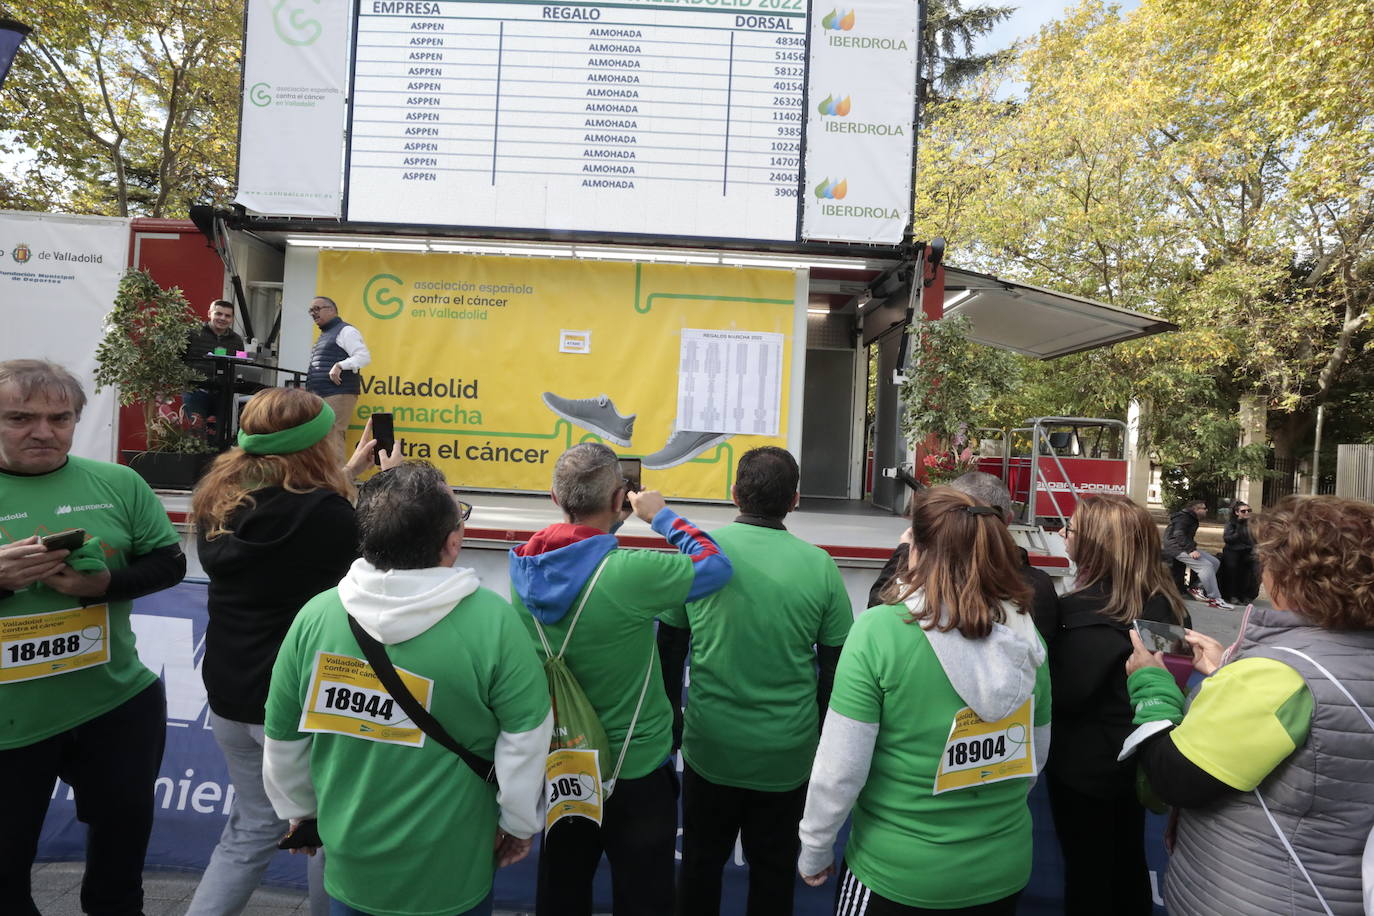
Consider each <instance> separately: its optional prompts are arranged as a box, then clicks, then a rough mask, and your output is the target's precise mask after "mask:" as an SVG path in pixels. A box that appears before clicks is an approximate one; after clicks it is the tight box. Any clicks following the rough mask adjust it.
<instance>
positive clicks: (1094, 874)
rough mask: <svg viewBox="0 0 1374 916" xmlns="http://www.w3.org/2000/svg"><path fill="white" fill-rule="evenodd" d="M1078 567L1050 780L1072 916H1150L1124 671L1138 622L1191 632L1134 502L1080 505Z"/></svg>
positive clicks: (1069, 605)
mask: <svg viewBox="0 0 1374 916" xmlns="http://www.w3.org/2000/svg"><path fill="white" fill-rule="evenodd" d="M1066 537H1067V544H1068V550H1069V556H1070V557H1071V558H1072V559H1073V561H1074V563H1075V564H1076V565H1077V567H1078V574H1077V578H1076V579H1075V580H1074V587H1073V591H1071V592H1069V593H1068V594H1066V595H1062V596H1061V597H1060V599H1059V608H1060V630H1059V633H1058V634H1057V635H1056V637H1055V639H1054V641H1053V642H1052V643H1051V644H1050V676H1051V682H1052V684H1053V688H1054V691H1053V692H1054V727H1053V734H1054V739H1053V742H1052V746H1053V748H1054V750H1053V751H1052V752H1051V753H1050V760H1049V765H1048V767H1046V770H1045V772H1046V777H1047V781H1048V787H1049V794H1050V811H1051V813H1052V814H1053V816H1054V826H1055V832H1056V833H1057V834H1058V836H1059V848H1060V850H1061V852H1062V853H1063V856H1064V912H1065V913H1066V914H1069V916H1078V914H1096V913H1114V914H1122V916H1129V914H1133V913H1138V914H1148V913H1149V912H1150V911H1151V909H1152V907H1153V903H1152V898H1151V894H1150V873H1149V869H1148V867H1147V865H1146V862H1145V809H1144V807H1142V805H1141V803H1140V801H1139V799H1138V796H1137V793H1136V772H1135V765H1134V764H1133V763H1130V762H1127V763H1119V762H1117V759H1116V758H1117V754H1118V753H1119V752H1120V750H1121V742H1122V741H1123V740H1125V738H1126V736H1127V735H1129V734H1130V733H1131V729H1132V727H1133V726H1132V725H1131V715H1132V710H1131V703H1130V698H1129V697H1128V696H1127V693H1126V676H1125V674H1124V672H1123V671H1122V668H1121V666H1122V663H1123V662H1125V660H1126V658H1127V656H1129V655H1130V654H1131V636H1130V634H1131V627H1132V624H1133V623H1134V622H1135V621H1137V620H1152V621H1155V622H1158V623H1175V624H1186V623H1187V617H1186V616H1185V613H1184V609H1183V602H1182V601H1181V600H1180V599H1179V596H1178V590H1177V589H1176V588H1175V587H1174V584H1173V580H1172V579H1171V578H1170V576H1169V573H1168V572H1167V571H1166V570H1165V568H1164V565H1163V564H1162V563H1160V560H1159V557H1160V547H1159V545H1160V541H1159V528H1158V527H1157V526H1156V525H1155V522H1154V519H1153V518H1151V516H1150V513H1149V512H1147V511H1146V510H1145V509H1144V508H1142V507H1141V506H1138V505H1136V504H1135V503H1134V502H1132V501H1131V500H1129V499H1127V498H1126V497H1125V496H1116V495H1111V494H1107V495H1102V496H1090V497H1086V498H1084V499H1082V500H1080V501H1079V503H1078V506H1077V508H1076V509H1075V510H1074V513H1073V517H1072V518H1070V519H1069V524H1068V527H1067V529H1066Z"/></svg>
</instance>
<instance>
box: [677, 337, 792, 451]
mask: <svg viewBox="0 0 1374 916" xmlns="http://www.w3.org/2000/svg"><path fill="white" fill-rule="evenodd" d="M783 342H784V341H783V335H781V334H773V333H769V332H765V331H720V330H705V329H698V328H683V329H682V345H681V353H680V356H679V370H678V382H677V426H676V428H677V429H690V430H695V431H700V432H709V433H732V434H736V435H745V436H776V435H777V434H778V425H779V418H780V416H781V410H782V348H783Z"/></svg>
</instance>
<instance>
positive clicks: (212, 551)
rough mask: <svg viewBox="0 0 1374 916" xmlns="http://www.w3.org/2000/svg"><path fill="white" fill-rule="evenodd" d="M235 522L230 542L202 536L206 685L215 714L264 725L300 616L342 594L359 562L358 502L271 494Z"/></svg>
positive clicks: (259, 494)
mask: <svg viewBox="0 0 1374 916" xmlns="http://www.w3.org/2000/svg"><path fill="white" fill-rule="evenodd" d="M253 497H254V500H255V505H253V506H252V507H251V508H248V509H243V510H240V511H239V512H237V513H235V514H234V516H233V517H232V518H231V519H230V524H229V528H230V533H228V534H222V535H220V536H219V537H217V538H215V539H214V540H206V539H205V535H204V533H201V534H198V535H197V538H196V547H197V549H198V550H199V552H200V563H201V566H203V567H204V568H205V572H206V574H207V575H208V576H209V577H210V601H209V606H210V624H209V627H208V629H207V630H206V634H205V660H204V662H203V663H202V664H201V669H200V670H201V677H202V678H203V679H204V680H205V691H206V694H207V696H208V698H209V701H210V708H211V709H212V710H214V711H215V713H216V714H218V715H220V716H223V717H224V718H226V719H233V720H234V721H235V722H249V723H253V724H261V723H262V721H263V712H264V706H265V704H266V702H267V687H268V685H269V683H270V682H271V680H272V665H273V663H275V662H276V660H277V650H278V649H280V648H281V643H282V640H283V639H285V638H286V631H287V630H288V629H290V627H291V622H292V621H293V620H295V619H296V614H297V612H299V611H300V609H301V607H302V606H303V605H304V604H305V603H306V602H307V601H309V600H310V599H311V598H313V597H315V595H317V594H319V593H320V592H323V591H326V590H328V589H331V588H333V587H334V586H336V585H338V584H339V580H340V579H342V578H343V576H344V573H346V572H348V567H349V566H350V565H351V564H352V563H353V560H354V558H355V557H357V556H358V526H357V524H356V522H355V521H354V519H353V507H352V506H351V505H349V502H348V500H346V499H344V498H343V497H342V496H339V495H338V494H337V493H334V492H331V491H329V490H315V491H312V492H310V493H289V492H287V491H285V490H283V489H281V488H280V487H268V488H266V489H262V490H258V491H256V492H255V493H254V494H253Z"/></svg>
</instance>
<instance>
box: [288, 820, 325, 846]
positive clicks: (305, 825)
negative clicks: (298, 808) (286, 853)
mask: <svg viewBox="0 0 1374 916" xmlns="http://www.w3.org/2000/svg"><path fill="white" fill-rule="evenodd" d="M323 845H324V842H323V841H322V840H321V839H320V822H319V821H318V820H317V819H315V818H313V817H308V818H306V819H305V820H303V821H301V822H300V823H299V824H297V825H296V826H295V827H293V828H292V829H291V832H290V833H288V834H287V835H286V836H284V837H282V838H281V839H280V840H278V841H277V848H278V849H305V848H307V847H313V848H315V849H318V848H319V847H321V846H323Z"/></svg>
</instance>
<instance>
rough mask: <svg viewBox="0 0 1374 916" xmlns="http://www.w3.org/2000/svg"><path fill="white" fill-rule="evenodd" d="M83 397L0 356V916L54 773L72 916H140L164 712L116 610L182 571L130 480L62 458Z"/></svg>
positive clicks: (166, 524) (23, 894) (56, 369)
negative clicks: (75, 870)
mask: <svg viewBox="0 0 1374 916" xmlns="http://www.w3.org/2000/svg"><path fill="white" fill-rule="evenodd" d="M85 404H86V395H85V393H84V392H83V391H82V390H81V383H80V382H78V381H77V380H76V378H75V377H74V376H72V374H71V373H70V372H68V371H67V370H66V369H63V368H62V367H61V366H58V365H56V364H54V363H50V362H45V361H43V360H35V359H16V360H8V361H5V362H0V647H2V648H0V651H3V653H4V655H3V657H0V808H3V810H4V812H5V813H4V818H3V823H4V827H3V828H2V829H0V911H3V912H5V913H18V914H25V916H27V914H37V913H38V909H37V908H36V907H35V906H34V903H33V899H32V898H31V896H30V885H29V871H30V868H31V867H32V865H33V859H34V855H35V854H36V853H37V849H38V836H39V832H40V831H41V829H42V826H43V818H44V815H45V814H46V813H47V810H48V802H49V800H50V799H51V798H52V797H53V783H54V782H56V780H57V779H58V777H59V776H60V777H61V778H62V779H63V780H64V781H65V782H67V784H68V785H70V786H71V787H72V789H73V790H74V792H75V794H76V812H77V817H78V818H79V819H80V820H81V821H82V822H84V823H85V824H86V825H87V828H88V832H87V836H86V875H85V879H84V880H83V881H82V884H81V905H82V909H84V910H85V911H86V912H88V913H137V912H140V911H141V910H142V907H143V857H144V853H145V852H146V850H147V848H148V836H149V833H150V832H151V830H152V826H153V784H154V781H155V780H156V779H157V770H158V766H159V764H160V763H161V762H162V746H163V739H164V737H165V734H166V727H167V726H166V718H167V704H166V700H165V697H164V694H163V690H162V683H161V681H159V680H158V677H157V675H156V674H154V673H153V672H152V671H149V670H148V669H147V668H146V667H144V665H143V664H142V663H141V662H140V661H139V658H138V653H137V652H136V651H135V650H134V633H133V627H132V626H131V624H130V620H129V614H130V611H131V608H132V599H134V598H137V597H139V596H141V595H146V594H148V593H150V592H155V591H160V590H161V589H164V588H170V587H171V586H173V585H175V584H176V583H178V582H180V581H181V579H182V577H183V576H184V575H185V574H186V558H185V557H184V556H183V555H182V553H181V546H180V538H179V537H178V536H177V533H176V530H175V529H174V528H173V527H172V524H171V522H170V521H168V519H167V512H166V510H165V509H164V508H163V506H162V504H161V503H160V502H158V499H157V497H156V496H155V495H154V494H153V491H152V490H151V489H149V488H148V485H147V484H146V483H144V482H143V480H142V478H140V477H139V476H138V475H137V474H135V473H134V472H133V471H131V470H130V469H129V468H126V467H122V466H120V465H117V464H108V463H106V462H103V461H91V460H89V459H86V458H79V457H75V456H73V455H70V454H68V453H69V452H70V451H71V447H72V436H73V434H74V432H75V430H76V424H77V422H78V421H79V420H80V419H81V411H82V408H83V407H85ZM64 529H65V530H64ZM54 533H56V534H66V535H67V538H68V539H69V540H70V542H71V543H70V545H63V546H60V547H59V546H58V545H57V544H55V543H52V542H50V543H49V544H44V543H43V540H44V539H43V538H42V537H41V536H42V535H51V534H54Z"/></svg>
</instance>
